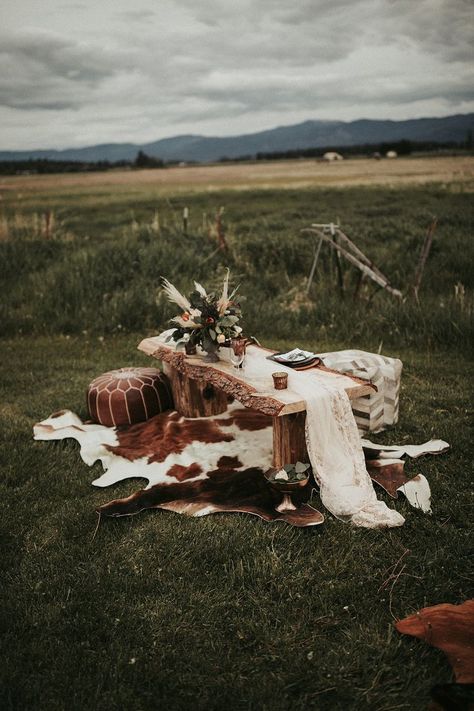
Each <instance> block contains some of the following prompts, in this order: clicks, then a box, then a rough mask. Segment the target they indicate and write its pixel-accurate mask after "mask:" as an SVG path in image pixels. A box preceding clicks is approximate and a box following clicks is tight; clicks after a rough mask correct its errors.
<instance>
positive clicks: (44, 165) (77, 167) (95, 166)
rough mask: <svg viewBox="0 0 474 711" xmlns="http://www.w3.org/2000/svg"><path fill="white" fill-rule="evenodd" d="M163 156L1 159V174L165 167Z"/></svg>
mask: <svg viewBox="0 0 474 711" xmlns="http://www.w3.org/2000/svg"><path fill="white" fill-rule="evenodd" d="M173 163H174V162H171V161H170V163H168V164H166V163H165V162H164V161H163V160H161V158H154V157H153V156H149V155H147V154H146V153H144V152H143V151H138V153H137V155H136V158H135V160H133V161H130V160H117V161H109V160H99V161H81V160H53V159H50V158H30V159H28V160H0V174H1V175H35V174H38V175H44V174H46V173H88V172H95V171H101V170H117V169H120V168H122V169H123V168H164V167H165V166H166V165H172V164H173Z"/></svg>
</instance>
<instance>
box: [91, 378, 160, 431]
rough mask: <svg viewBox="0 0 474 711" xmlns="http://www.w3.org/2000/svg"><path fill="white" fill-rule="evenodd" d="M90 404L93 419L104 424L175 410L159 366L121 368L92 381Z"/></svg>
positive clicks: (126, 422) (137, 419)
mask: <svg viewBox="0 0 474 711" xmlns="http://www.w3.org/2000/svg"><path fill="white" fill-rule="evenodd" d="M87 407H88V409H89V415H90V418H91V420H93V421H94V422H98V423H99V424H101V425H106V426H107V427H115V426H117V425H133V424H134V423H135V422H143V420H148V419H149V418H150V417H153V416H154V415H158V414H159V413H160V412H163V411H164V410H170V409H173V396H172V394H171V388H170V385H169V381H168V378H167V377H166V375H165V374H164V373H162V372H161V371H160V370H158V369H157V368H119V369H118V370H111V371H109V372H108V373H103V374H102V375H99V376H98V377H97V378H95V380H93V381H92V383H91V384H90V385H89V387H88V389H87Z"/></svg>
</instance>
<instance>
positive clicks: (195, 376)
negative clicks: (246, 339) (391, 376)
mask: <svg viewBox="0 0 474 711" xmlns="http://www.w3.org/2000/svg"><path fill="white" fill-rule="evenodd" d="M138 349H139V350H140V351H143V352H144V353H146V354H147V355H150V356H152V357H154V358H157V359H158V360H160V361H162V362H163V370H164V372H165V373H166V374H167V375H168V376H169V378H170V381H171V388H172V391H173V396H174V400H175V407H176V409H177V410H178V412H180V413H181V414H182V415H184V416H185V417H205V416H210V415H215V414H219V413H221V412H224V411H225V410H226V408H227V396H228V395H230V396H232V397H234V398H235V399H236V400H238V401H239V402H240V403H242V405H244V406H245V407H248V408H251V409H253V410H257V411H259V412H262V413H264V414H266V415H269V416H271V417H272V418H273V454H274V457H273V465H274V466H277V467H280V466H283V464H287V463H290V462H295V461H297V460H298V459H299V460H302V461H305V460H306V459H307V454H306V446H305V435H304V425H305V419H306V402H305V400H302V399H301V395H298V394H297V393H294V392H292V391H291V390H290V389H286V390H275V389H274V388H273V381H272V373H274V372H275V371H278V370H280V368H279V366H278V363H275V362H274V361H270V360H268V359H267V356H268V355H269V354H270V353H271V351H268V350H266V349H265V348H260V347H259V346H256V345H251V346H248V347H247V360H246V366H245V368H244V369H243V370H239V369H236V368H234V367H233V366H232V364H231V363H229V362H227V361H224V360H221V361H219V362H218V363H207V362H205V361H204V360H203V358H202V357H201V356H188V355H186V353H184V352H183V351H176V350H175V348H174V346H171V345H168V344H166V343H165V342H164V341H163V339H162V338H161V337H160V336H154V337H151V338H145V339H144V340H143V341H141V343H140V344H139V345H138ZM296 372H297V371H296ZM303 372H310V373H311V374H312V376H313V377H314V378H315V379H317V380H319V381H321V382H327V383H331V384H334V385H339V386H341V387H343V388H344V389H345V391H346V392H347V394H348V396H349V398H350V399H354V398H357V397H361V396H363V395H368V394H370V393H372V392H373V386H371V385H370V384H368V383H364V381H357V380H356V379H353V378H350V377H348V376H346V375H343V374H341V373H334V372H332V371H328V370H325V369H321V368H314V369H311V370H310V371H303Z"/></svg>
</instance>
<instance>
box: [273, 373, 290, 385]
mask: <svg viewBox="0 0 474 711" xmlns="http://www.w3.org/2000/svg"><path fill="white" fill-rule="evenodd" d="M272 378H273V387H274V388H275V390H286V388H287V387H288V373H284V372H281V371H278V372H277V373H272Z"/></svg>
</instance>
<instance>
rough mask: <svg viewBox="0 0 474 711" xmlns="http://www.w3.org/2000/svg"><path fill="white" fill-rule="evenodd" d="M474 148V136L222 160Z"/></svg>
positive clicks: (286, 152) (281, 152)
mask: <svg viewBox="0 0 474 711" xmlns="http://www.w3.org/2000/svg"><path fill="white" fill-rule="evenodd" d="M473 148H474V145H473V140H472V134H471V135H470V137H468V138H467V139H466V141H462V142H456V141H444V142H437V141H409V140H406V139H402V140H400V141H390V142H383V143H363V144H360V145H355V146H338V145H334V146H325V147H324V148H321V147H318V148H295V149H293V150H289V151H269V152H259V153H257V154H256V155H255V156H248V155H246V156H239V157H238V158H222V159H221V161H222V162H227V161H230V160H232V161H248V160H291V159H296V158H322V156H323V155H324V154H325V153H326V152H329V151H335V152H336V153H341V154H343V155H345V156H367V155H373V154H374V153H379V154H380V155H385V154H386V153H387V152H388V151H396V153H398V155H400V156H407V155H410V154H411V153H436V152H439V151H465V150H472V149H473Z"/></svg>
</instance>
